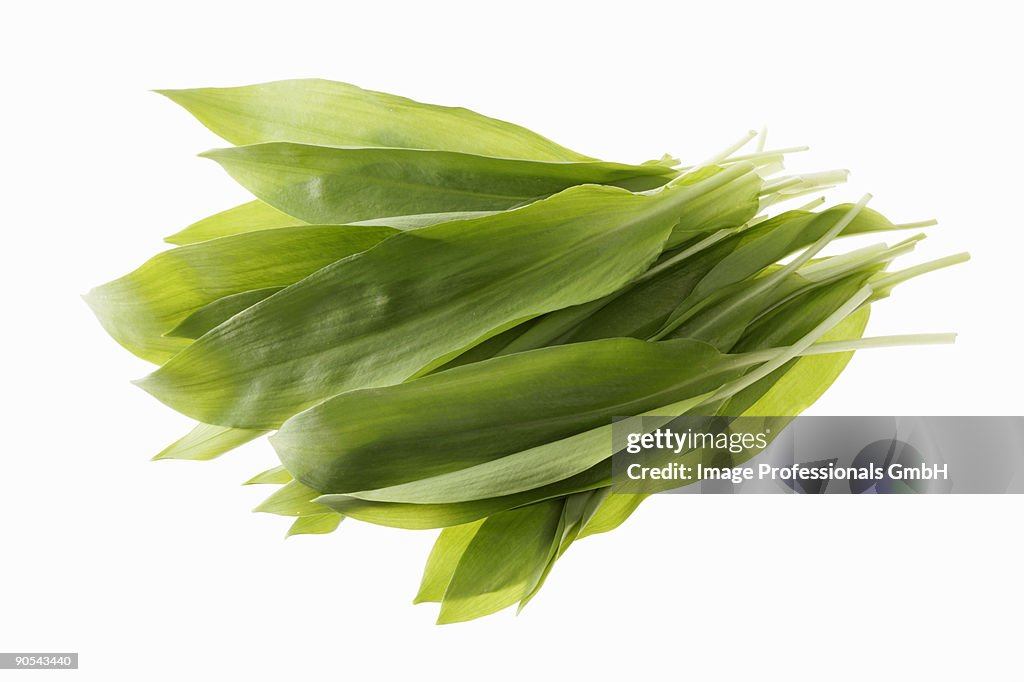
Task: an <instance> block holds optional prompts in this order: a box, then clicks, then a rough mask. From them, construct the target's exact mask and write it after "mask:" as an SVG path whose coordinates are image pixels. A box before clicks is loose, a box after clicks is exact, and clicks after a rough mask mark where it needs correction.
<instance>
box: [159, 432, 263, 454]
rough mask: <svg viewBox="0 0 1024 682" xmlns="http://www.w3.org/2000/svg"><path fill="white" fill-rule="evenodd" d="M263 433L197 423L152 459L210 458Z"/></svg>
mask: <svg viewBox="0 0 1024 682" xmlns="http://www.w3.org/2000/svg"><path fill="white" fill-rule="evenodd" d="M265 433H266V431H259V430H247V429H232V428H230V427H227V426H213V425H211V424H197V425H196V427H195V428H194V429H192V430H191V431H189V432H188V433H187V434H186V435H185V436H183V437H182V438H179V439H178V440H176V441H174V442H173V443H171V444H170V445H168V446H167V447H166V448H164V449H163V450H162V451H160V453H159V454H157V455H156V456H155V457H153V459H154V460H157V459H190V460H210V459H214V458H216V457H220V456H221V455H223V454H224V453H225V452H228V451H230V450H234V449H235V448H237V447H238V446H240V445H244V444H245V443H248V442H249V441H251V440H255V439H256V438H259V437H260V436H262V435H263V434H265Z"/></svg>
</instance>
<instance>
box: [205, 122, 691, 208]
mask: <svg viewBox="0 0 1024 682" xmlns="http://www.w3.org/2000/svg"><path fill="white" fill-rule="evenodd" d="M201 156H205V157H207V158H210V159H213V160H214V161H216V162H217V163H219V164H220V165H221V166H223V167H224V169H225V170H226V171H227V172H228V173H230V174H231V176H232V177H233V178H234V179H235V180H237V181H238V182H239V184H241V185H242V186H243V187H245V188H246V189H247V190H249V191H250V192H252V193H253V194H254V195H256V196H257V197H259V198H260V199H261V200H263V201H265V202H266V203H268V204H270V205H271V206H273V207H275V208H277V209H278V210H281V211H284V212H285V213H287V214H289V215H293V216H297V217H299V218H301V219H302V220H305V221H306V222H309V223H318V224H350V223H352V222H354V221H359V220H370V219H375V218H376V219H380V218H388V217H391V216H408V215H417V214H424V213H442V212H446V211H503V210H506V209H509V208H514V207H516V206H520V205H523V204H526V203H529V202H531V201H535V200H537V199H541V198H544V197H546V196H549V195H552V194H555V193H557V192H560V191H561V190H563V189H566V188H568V187H572V186H574V185H582V184H587V183H593V184H601V185H616V186H622V187H625V188H626V189H630V190H634V191H635V190H646V189H653V188H655V187H659V186H661V185H663V184H665V182H667V181H668V180H669V179H671V178H672V177H674V176H675V175H676V172H675V171H673V170H672V169H670V168H664V167H661V166H643V165H641V166H628V165H624V164H616V163H605V162H602V161H581V162H576V163H566V162H552V161H530V160H524V159H503V158H495V157H493V156H478V155H474V154H464V153H460V152H449V151H437V150H430V149H382V148H376V147H320V146H315V145H302V144H294V143H290V142H268V143H265V144H258V145H250V146H246V147H229V148H227V149H215V150H212V151H209V152H206V153H204V154H202V155H201Z"/></svg>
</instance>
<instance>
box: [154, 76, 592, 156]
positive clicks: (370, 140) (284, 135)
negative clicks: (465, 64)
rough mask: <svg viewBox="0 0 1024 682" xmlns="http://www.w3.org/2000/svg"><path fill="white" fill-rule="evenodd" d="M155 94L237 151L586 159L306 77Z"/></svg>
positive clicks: (503, 130) (466, 114)
mask: <svg viewBox="0 0 1024 682" xmlns="http://www.w3.org/2000/svg"><path fill="white" fill-rule="evenodd" d="M158 92H159V93H160V94H162V95H164V96H166V97H168V98H170V99H171V100H173V101H174V102H176V103H178V104H179V105H181V106H182V107H184V108H185V109H187V110H188V111H189V112H190V113H191V114H192V115H193V116H195V117H196V118H197V119H199V121H200V122H201V123H202V124H203V125H205V126H206V127H207V128H209V129H210V130H212V131H213V132H214V133H216V134H217V135H219V136H221V137H222V138H224V139H225V140H227V141H228V142H231V143H232V144H238V145H241V144H256V143H259V142H282V141H283V142H303V143H308V144H323V145H349V146H356V147H409V148H415V149H447V150H451V151H460V152H467V153H470V154H485V155H489V156H505V157H510V158H521V159H540V160H547V161H586V160H590V158H589V157H586V156H583V155H581V154H577V153H576V152H574V151H571V150H569V149H566V148H565V147H562V146H561V145H558V144H555V143H554V142H552V141H551V140H548V139H547V138H545V137H542V136H540V135H537V134H536V133H533V132H531V131H529V130H527V129H526V128H523V127H521V126H517V125H514V124H512V123H506V122H505V121H500V120H498V119H494V118H490V117H487V116H483V115H481V114H477V113H475V112H472V111H470V110H468V109H463V108H461V107H443V106H437V105H433V104H422V103H420V102H415V101H413V100H411V99H407V98H405V97H398V96H396V95H389V94H386V93H383V92H374V91H372V90H364V89H362V88H358V87H356V86H354V85H349V84H348V83H339V82H336V81H328V80H321V79H314V78H309V79H298V80H285V81H276V82H272V83H263V84H260V85H247V86H242V87H235V88H197V89H192V90H158Z"/></svg>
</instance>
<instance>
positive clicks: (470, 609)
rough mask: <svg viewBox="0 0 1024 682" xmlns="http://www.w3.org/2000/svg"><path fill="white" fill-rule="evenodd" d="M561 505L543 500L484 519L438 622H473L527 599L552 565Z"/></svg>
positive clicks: (472, 541) (461, 562)
mask: <svg viewBox="0 0 1024 682" xmlns="http://www.w3.org/2000/svg"><path fill="white" fill-rule="evenodd" d="M562 504H563V503H562V501H561V500H553V501H550V502H541V503H538V504H534V505H530V506H528V507H523V508H521V509H515V510H511V511H507V512H502V513H500V514H495V515H493V516H491V517H489V518H488V519H487V520H486V521H484V523H483V524H482V525H481V526H480V528H479V530H478V531H477V532H476V534H475V535H474V537H473V539H472V540H471V541H470V543H469V546H468V547H466V550H465V552H463V554H462V557H461V559H460V560H459V563H458V566H457V567H456V569H455V573H454V574H453V575H452V579H451V582H450V583H449V584H448V589H447V590H445V593H444V599H443V600H442V602H441V613H440V615H439V616H438V619H437V622H438V623H439V624H443V623H458V622H462V621H467V620H472V619H474V618H479V617H480V616H485V615H487V614H489V613H494V612H495V611H500V610H501V609H503V608H505V607H507V606H511V605H512V604H515V603H516V602H518V601H520V600H521V599H523V598H524V597H526V596H527V595H528V594H529V593H530V591H531V589H532V588H533V586H534V585H535V584H536V583H537V581H538V580H539V579H540V576H541V575H542V574H543V571H544V568H545V566H546V565H547V559H548V556H549V552H550V548H551V542H552V538H553V537H554V536H555V533H556V531H557V530H558V526H559V520H560V518H561V515H562Z"/></svg>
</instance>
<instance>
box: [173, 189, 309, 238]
mask: <svg viewBox="0 0 1024 682" xmlns="http://www.w3.org/2000/svg"><path fill="white" fill-rule="evenodd" d="M305 224H306V223H305V222H303V221H301V220H299V219H298V218H294V217H292V216H290V215H288V214H287V213H281V212H280V211H278V210H277V209H276V208H274V207H273V206H271V205H270V204H265V203H263V202H262V201H260V200H259V199H256V200H255V201H250V202H248V203H245V204H242V205H241V206H235V207H234V208H229V209H228V210H226V211H221V212H220V213H217V214H214V215H212V216H210V217H208V218H203V219H202V220H200V221H199V222H195V223H192V224H191V225H189V226H188V227H186V228H185V229H184V230H181V231H180V232H177V233H175V234H172V235H171V236H169V237H166V238H164V241H165V242H168V243H169V244H177V245H179V246H184V245H185V244H195V243H196V242H204V241H207V240H208V239H216V238H217V237H229V236H231V235H235V234H243V233H245V232H256V231H258V230H270V229H274V228H278V227H296V226H298V225H305Z"/></svg>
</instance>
